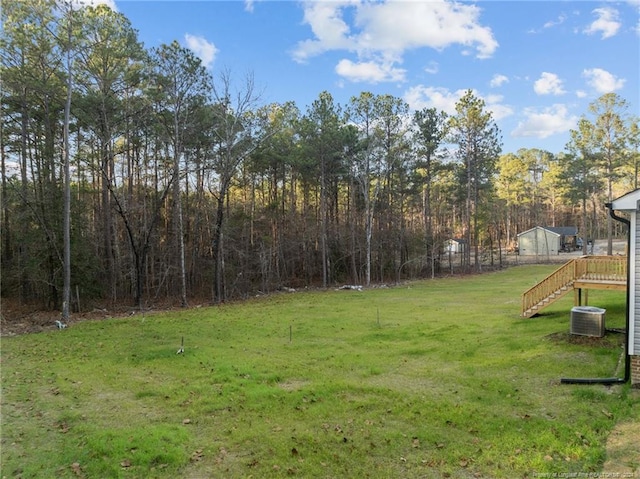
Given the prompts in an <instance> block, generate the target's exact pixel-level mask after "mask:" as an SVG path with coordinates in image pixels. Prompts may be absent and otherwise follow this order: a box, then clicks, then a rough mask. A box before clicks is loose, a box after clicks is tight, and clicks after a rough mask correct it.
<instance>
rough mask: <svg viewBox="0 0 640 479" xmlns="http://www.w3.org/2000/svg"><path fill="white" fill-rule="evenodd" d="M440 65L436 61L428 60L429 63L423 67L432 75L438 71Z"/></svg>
mask: <svg viewBox="0 0 640 479" xmlns="http://www.w3.org/2000/svg"><path fill="white" fill-rule="evenodd" d="M439 69H440V66H439V65H438V63H437V62H429V65H428V66H426V67H424V71H425V72H427V73H431V74H432V75H434V74H436V73H438V71H439Z"/></svg>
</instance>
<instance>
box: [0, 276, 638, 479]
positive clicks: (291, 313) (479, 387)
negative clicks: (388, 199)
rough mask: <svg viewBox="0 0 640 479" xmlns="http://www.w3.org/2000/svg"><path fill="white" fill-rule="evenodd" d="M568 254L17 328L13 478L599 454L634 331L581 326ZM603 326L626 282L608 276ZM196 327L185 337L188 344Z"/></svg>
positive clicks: (5, 363) (470, 466)
mask: <svg viewBox="0 0 640 479" xmlns="http://www.w3.org/2000/svg"><path fill="white" fill-rule="evenodd" d="M553 269H555V267H553V266H519V267H514V268H511V269H508V270H505V271H501V272H497V273H489V274H484V275H478V276H469V277H462V278H447V279H438V280H431V281H423V282H415V283H410V284H405V285H401V286H396V287H392V288H377V289H369V290H365V291H361V292H359V291H342V290H341V291H321V292H298V293H293V294H277V295H273V296H269V297H264V298H259V299H254V300H250V301H247V302H243V303H237V304H227V305H224V306H221V307H210V308H204V307H203V308H195V309H191V310H186V311H179V312H178V311H173V312H170V313H162V314H153V315H146V316H143V315H135V316H132V317H128V318H125V319H108V320H101V321H86V322H82V323H76V324H73V325H72V327H70V328H68V329H66V330H61V331H58V330H53V329H52V330H51V331H50V332H47V333H40V334H31V335H24V336H19V337H12V338H4V339H3V340H2V453H1V454H2V455H1V459H2V462H1V465H2V470H1V475H2V477H7V478H54V477H60V478H77V477H85V478H117V477H122V478H133V477H135V478H150V477H157V478H177V477H180V478H183V477H184V478H229V477H234V478H235V477H254V478H264V477H305V478H307V477H322V478H343V477H344V478H356V477H357V478H361V477H371V478H378V477H380V478H399V477H403V478H410V477H421V478H422V477H427V478H429V477H434V478H439V477H454V478H455V477H486V478H493V477H505V478H507V477H508V478H513V477H534V476H535V475H536V474H539V473H545V472H552V473H562V472H588V471H598V470H600V468H601V467H602V464H603V462H604V461H605V459H606V457H605V456H606V454H605V443H606V438H607V435H608V433H609V431H610V430H611V429H612V428H613V427H614V426H615V425H616V423H618V422H621V421H627V420H631V419H635V418H638V417H639V412H638V411H639V409H640V408H638V403H640V400H639V399H638V396H637V395H636V394H633V393H632V390H631V389H630V387H629V386H628V385H624V386H614V387H606V386H602V385H587V386H585V385H565V384H560V381H559V380H560V378H561V377H610V376H612V375H614V374H618V375H621V374H622V368H621V366H620V364H619V360H620V357H621V352H622V349H621V347H620V345H621V344H622V341H623V336H622V335H620V334H614V333H609V334H607V335H606V336H605V338H603V339H595V340H591V339H589V340H582V341H575V340H573V339H572V338H571V337H570V336H569V335H568V331H569V311H570V309H571V307H572V305H573V303H572V301H573V296H572V295H569V296H567V297H566V298H564V299H563V300H561V301H559V302H557V303H555V304H554V305H553V306H552V307H550V308H548V309H547V310H545V311H544V313H543V314H542V315H541V316H539V317H536V318H532V319H522V318H520V317H519V313H520V295H521V293H522V291H524V290H525V289H527V288H528V287H529V286H531V285H533V284H534V283H535V282H536V281H538V280H539V279H542V278H543V277H544V276H546V275H547V274H548V273H549V272H551V271H552V270H553ZM589 299H590V304H592V305H594V306H599V307H603V308H605V309H607V315H606V320H607V327H618V328H621V327H624V308H625V304H624V302H625V295H624V293H623V292H605V291H592V292H590V295H589ZM182 337H184V345H185V353H184V354H183V355H177V354H176V351H177V349H178V348H179V347H180V342H181V338H182Z"/></svg>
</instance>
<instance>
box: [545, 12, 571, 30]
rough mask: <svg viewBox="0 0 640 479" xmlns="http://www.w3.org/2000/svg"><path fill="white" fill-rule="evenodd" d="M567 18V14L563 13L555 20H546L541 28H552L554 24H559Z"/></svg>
mask: <svg viewBox="0 0 640 479" xmlns="http://www.w3.org/2000/svg"><path fill="white" fill-rule="evenodd" d="M566 19H567V16H566V15H565V14H564V13H563V14H561V15H559V16H558V18H557V19H556V20H550V21H548V22H546V23H545V24H544V25H543V26H542V28H552V27H555V26H556V25H561V24H563V23H564V22H565V20H566Z"/></svg>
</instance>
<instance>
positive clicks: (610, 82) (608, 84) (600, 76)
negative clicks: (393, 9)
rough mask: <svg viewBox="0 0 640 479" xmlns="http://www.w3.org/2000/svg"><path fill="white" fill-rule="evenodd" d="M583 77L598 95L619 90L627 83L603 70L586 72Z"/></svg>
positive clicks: (592, 69) (594, 69)
mask: <svg viewBox="0 0 640 479" xmlns="http://www.w3.org/2000/svg"><path fill="white" fill-rule="evenodd" d="M582 76H583V77H585V78H586V79H587V84H588V85H589V86H590V87H591V88H593V89H594V90H595V91H596V92H598V93H610V92H613V91H616V90H619V89H620V88H622V87H623V86H624V84H625V81H626V80H625V79H624V78H616V77H615V76H614V75H612V74H611V73H609V72H608V71H606V70H603V69H602V68H591V69H587V70H584V71H583V72H582Z"/></svg>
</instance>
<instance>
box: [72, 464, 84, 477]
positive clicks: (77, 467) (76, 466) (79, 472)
mask: <svg viewBox="0 0 640 479" xmlns="http://www.w3.org/2000/svg"><path fill="white" fill-rule="evenodd" d="M71 470H72V471H73V473H74V474H75V475H76V476H78V477H84V474H83V473H82V468H81V467H80V463H79V462H74V463H73V464H71Z"/></svg>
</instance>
